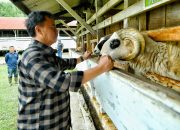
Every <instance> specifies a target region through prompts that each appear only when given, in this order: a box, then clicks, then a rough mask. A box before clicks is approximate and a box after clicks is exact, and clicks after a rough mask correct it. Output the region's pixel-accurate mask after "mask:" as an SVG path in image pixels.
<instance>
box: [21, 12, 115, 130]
mask: <svg viewBox="0 0 180 130" xmlns="http://www.w3.org/2000/svg"><path fill="white" fill-rule="evenodd" d="M26 27H27V30H28V33H29V35H30V36H32V38H33V39H34V41H33V42H32V44H30V46H29V47H28V48H27V49H26V50H25V51H24V53H23V55H22V58H21V60H20V61H19V63H18V68H19V79H20V85H19V110H18V114H19V116H18V129H19V130H69V129H70V126H71V120H70V96H69V90H72V91H77V90H78V89H79V88H80V86H81V84H83V83H85V82H87V81H89V80H91V79H93V78H95V77H96V76H98V75H99V74H102V73H103V72H106V71H109V70H110V69H112V67H113V62H112V60H111V58H110V57H108V56H103V57H101V58H100V60H99V64H98V65H97V66H95V67H94V68H91V69H88V70H85V71H76V72H71V73H65V72H64V70H66V69H73V68H75V66H76V64H78V63H80V62H82V61H83V60H86V59H88V58H89V56H90V54H91V53H90V52H85V54H84V55H83V56H81V57H79V58H72V59H62V58H59V57H57V56H56V55H55V52H54V50H53V49H52V48H51V47H50V46H51V45H52V44H53V43H55V42H56V40H57V35H58V34H57V30H56V27H55V23H54V19H53V17H52V14H51V13H49V12H46V11H35V12H32V13H31V14H29V16H28V19H27V20H26Z"/></svg>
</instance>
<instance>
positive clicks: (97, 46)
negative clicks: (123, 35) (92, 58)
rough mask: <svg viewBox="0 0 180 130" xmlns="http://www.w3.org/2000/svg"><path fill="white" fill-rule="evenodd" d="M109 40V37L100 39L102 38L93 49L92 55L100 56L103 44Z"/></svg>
mask: <svg viewBox="0 0 180 130" xmlns="http://www.w3.org/2000/svg"><path fill="white" fill-rule="evenodd" d="M109 38H110V36H109V35H108V36H105V37H102V38H101V39H100V40H99V42H98V44H97V45H96V47H95V48H94V54H96V55H100V52H101V49H102V47H103V45H104V43H105V42H106V41H107V40H108V39H109Z"/></svg>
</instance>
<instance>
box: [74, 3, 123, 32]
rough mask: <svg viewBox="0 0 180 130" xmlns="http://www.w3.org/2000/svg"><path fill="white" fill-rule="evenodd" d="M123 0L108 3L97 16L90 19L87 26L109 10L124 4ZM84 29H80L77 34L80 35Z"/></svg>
mask: <svg viewBox="0 0 180 130" xmlns="http://www.w3.org/2000/svg"><path fill="white" fill-rule="evenodd" d="M122 1H123V0H110V1H109V2H107V3H106V4H105V5H104V6H103V7H102V8H101V9H99V11H98V12H97V14H96V13H95V14H94V15H93V16H92V17H91V18H90V19H88V21H87V24H90V23H92V22H93V21H94V20H96V17H101V16H102V15H103V14H104V13H106V12H107V11H108V10H110V9H111V8H113V7H114V6H115V5H116V4H118V3H120V2H122ZM83 28H84V27H83V26H82V27H80V28H79V29H78V30H77V32H76V33H78V32H79V31H80V30H82V29H83Z"/></svg>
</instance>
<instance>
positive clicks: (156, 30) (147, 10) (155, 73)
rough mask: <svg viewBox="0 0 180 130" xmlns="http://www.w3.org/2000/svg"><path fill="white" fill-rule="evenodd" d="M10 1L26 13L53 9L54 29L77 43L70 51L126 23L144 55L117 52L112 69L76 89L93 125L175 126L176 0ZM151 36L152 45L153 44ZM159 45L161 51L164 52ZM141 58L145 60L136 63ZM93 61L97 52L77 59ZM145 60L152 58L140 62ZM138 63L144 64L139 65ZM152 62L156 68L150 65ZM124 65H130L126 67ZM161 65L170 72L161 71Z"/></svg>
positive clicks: (75, 53) (179, 20)
mask: <svg viewBox="0 0 180 130" xmlns="http://www.w3.org/2000/svg"><path fill="white" fill-rule="evenodd" d="M11 2H12V3H13V4H15V5H16V6H17V7H18V8H19V9H21V10H22V11H23V12H24V13H26V14H28V13H30V12H31V11H34V10H47V11H50V12H51V13H53V14H54V17H55V19H56V24H57V28H58V29H59V34H60V35H68V36H69V37H71V38H72V39H73V40H75V41H76V44H77V47H76V49H75V50H73V49H70V50H69V55H70V56H71V57H79V56H81V55H82V54H83V52H85V51H86V50H89V51H92V52H93V51H94V48H95V46H96V45H97V44H98V43H99V41H100V39H101V38H103V37H105V36H107V35H109V36H110V38H111V36H112V34H113V33H114V32H118V31H121V30H122V29H130V28H133V30H136V31H137V33H138V34H139V35H141V36H142V38H143V40H144V42H143V47H142V46H141V47H140V51H139V52H138V55H141V54H144V55H145V54H146V55H145V56H144V58H142V59H138V61H137V59H135V58H136V56H134V57H133V58H130V59H126V58H125V59H123V60H122V59H119V58H118V57H116V58H115V59H114V69H113V70H111V71H110V72H107V73H104V74H102V75H100V76H98V77H97V78H95V79H93V80H92V81H90V82H88V83H86V84H84V87H83V88H82V90H81V91H82V93H83V95H84V98H85V99H86V102H87V104H88V107H89V110H90V111H91V116H92V117H93V121H94V123H95V125H96V127H97V129H103V130H117V129H118V130H126V129H127V130H180V1H179V0H87V1H83V0H73V1H68V0H51V1H44V0H42V1H38V0H31V1H29V0H23V1H15V0H11ZM72 20H77V26H76V27H74V26H73V27H71V26H68V25H67V24H66V23H68V22H70V21H72ZM117 34H119V33H117ZM130 34H131V31H129V33H127V34H124V35H125V36H124V37H120V41H121V44H122V43H123V42H124V40H126V39H128V37H126V35H130ZM132 35H133V38H134V39H136V38H137V37H136V36H134V33H132ZM144 35H146V37H147V39H148V38H149V39H150V40H147V39H146V37H145V36H144ZM74 36H75V37H76V38H74ZM130 37H131V36H130ZM107 41H108V40H107ZM107 41H106V42H105V41H104V42H105V43H104V44H107ZM128 41H129V42H128V44H126V45H128V48H130V49H131V48H135V45H134V44H131V43H132V42H133V40H132V39H129V40H128ZM151 42H153V44H156V45H157V46H153V47H155V48H153V47H152V45H151ZM160 44H163V46H165V47H164V48H165V49H161V48H160V49H159V50H158V49H157V48H158V45H160ZM142 48H143V49H142ZM174 48H175V49H174ZM142 50H143V51H142ZM144 50H146V51H144ZM151 50H158V51H156V53H155V54H153V56H148V52H150V51H151ZM164 50H166V52H163V51H164ZM112 51H113V50H112ZM131 51H133V50H130V52H131ZM145 52H146V53H145ZM109 53H111V52H109ZM116 53H119V51H117V52H116ZM161 53H165V54H166V55H165V54H164V55H161ZM150 54H151V53H150ZM117 55H118V54H117ZM146 56H147V57H146ZM163 56H164V57H163ZM148 57H150V58H149V59H148ZM146 58H147V59H146ZM135 60H136V61H135ZM143 60H146V62H145V63H141V62H143ZM161 60H162V61H163V60H165V62H164V63H162V65H163V67H164V68H166V69H162V68H163V67H162V66H160V64H161ZM156 61H159V62H156ZM97 62H98V56H97V55H92V58H91V59H89V60H88V61H84V62H82V63H81V64H79V65H78V66H77V69H79V70H85V69H87V68H91V67H93V66H95V65H97ZM135 62H136V65H134V63H135ZM147 62H150V63H152V64H148V65H144V64H146V63H147ZM139 64H141V65H140V66H141V67H144V68H143V69H139V68H138V67H137V66H138V65H139ZM157 64H158V65H159V66H160V67H159V68H158V67H157V68H155V67H156V65H157ZM126 65H129V66H128V69H127V68H126ZM124 66H125V67H124ZM134 66H135V67H134ZM146 67H147V68H151V69H147V68H146ZM161 67H162V68H161ZM143 70H146V71H143ZM147 70H148V71H147ZM166 71H168V75H171V74H172V75H173V76H166V74H164V73H166Z"/></svg>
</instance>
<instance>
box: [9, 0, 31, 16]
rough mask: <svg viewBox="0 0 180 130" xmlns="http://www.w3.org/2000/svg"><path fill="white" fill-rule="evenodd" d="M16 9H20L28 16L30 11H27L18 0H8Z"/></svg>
mask: <svg viewBox="0 0 180 130" xmlns="http://www.w3.org/2000/svg"><path fill="white" fill-rule="evenodd" d="M10 1H11V2H12V3H13V4H14V5H15V6H16V7H18V9H20V10H21V11H22V12H24V13H25V14H27V15H28V14H29V13H30V12H31V11H30V9H28V8H27V7H26V6H25V5H24V4H23V3H22V1H20V0H10Z"/></svg>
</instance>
